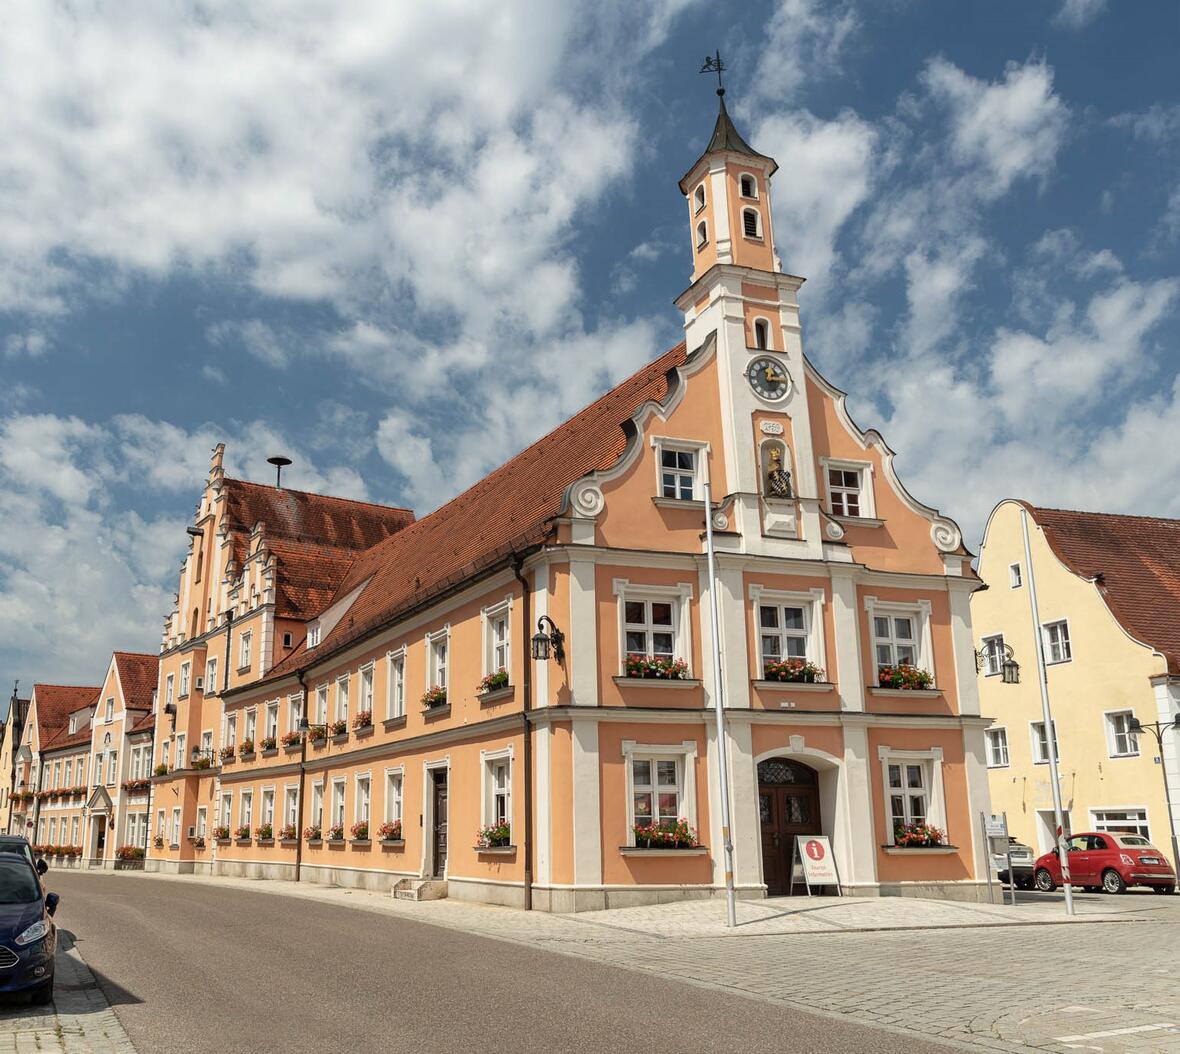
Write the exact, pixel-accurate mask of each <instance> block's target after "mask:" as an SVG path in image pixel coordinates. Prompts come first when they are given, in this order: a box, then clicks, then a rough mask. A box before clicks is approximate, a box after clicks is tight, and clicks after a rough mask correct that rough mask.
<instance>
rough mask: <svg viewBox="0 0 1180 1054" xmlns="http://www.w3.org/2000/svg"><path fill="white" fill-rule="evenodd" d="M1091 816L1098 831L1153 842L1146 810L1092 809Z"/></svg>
mask: <svg viewBox="0 0 1180 1054" xmlns="http://www.w3.org/2000/svg"><path fill="white" fill-rule="evenodd" d="M1090 815H1091V816H1092V817H1093V818H1094V830H1096V831H1112V832H1114V833H1115V834H1135V835H1141V836H1142V837H1143V838H1146V839H1147V840H1148V841H1150V840H1151V832H1150V830H1149V829H1148V826H1147V810H1146V809H1091V810H1090Z"/></svg>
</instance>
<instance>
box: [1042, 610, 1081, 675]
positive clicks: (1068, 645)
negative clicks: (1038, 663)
mask: <svg viewBox="0 0 1180 1054" xmlns="http://www.w3.org/2000/svg"><path fill="white" fill-rule="evenodd" d="M1057 626H1064V627H1065V637H1064V645H1065V649H1064V650H1065V654H1064V655H1063V656H1062V658H1060V659H1054V658H1053V643H1052V639H1051V637H1050V634H1049V631H1050V630H1051V629H1053V628H1055V627H1057ZM1041 641H1042V642H1043V646H1044V649H1045V665H1046V666H1060V665H1061V664H1062V663H1065V662H1073V634H1072V633H1070V631H1069V619H1067V618H1057V619H1053V620H1052V621H1051V622H1042V623H1041Z"/></svg>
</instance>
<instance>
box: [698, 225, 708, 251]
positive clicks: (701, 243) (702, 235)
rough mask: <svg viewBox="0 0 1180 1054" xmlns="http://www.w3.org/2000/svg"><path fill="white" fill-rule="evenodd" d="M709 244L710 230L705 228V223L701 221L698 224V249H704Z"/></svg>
mask: <svg viewBox="0 0 1180 1054" xmlns="http://www.w3.org/2000/svg"><path fill="white" fill-rule="evenodd" d="M708 244H709V228H708V227H706V226H705V221H704V220H701V222H700V223H698V224H697V249H703V248H704V247H705V246H706V245H708Z"/></svg>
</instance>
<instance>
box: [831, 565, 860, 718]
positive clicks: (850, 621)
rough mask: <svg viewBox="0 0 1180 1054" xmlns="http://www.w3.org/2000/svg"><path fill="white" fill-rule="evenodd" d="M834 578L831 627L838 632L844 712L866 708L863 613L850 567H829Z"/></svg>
mask: <svg viewBox="0 0 1180 1054" xmlns="http://www.w3.org/2000/svg"><path fill="white" fill-rule="evenodd" d="M829 570H830V572H831V575H832V625H833V627H834V629H835V638H836V655H835V670H836V681H837V683H838V684H839V686H840V705H841V706H842V708H843V709H845V710H854V711H858V712H860V711H863V710H864V708H865V684H864V680H865V677H864V663H863V656H862V655H861V643H860V612H859V610H858V609H857V603H856V582H855V580H854V579H853V577H852V569H851V568H842V567H839V566H837V565H835V564H832V565H829Z"/></svg>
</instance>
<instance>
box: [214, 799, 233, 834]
mask: <svg viewBox="0 0 1180 1054" xmlns="http://www.w3.org/2000/svg"><path fill="white" fill-rule="evenodd" d="M215 826H217V827H225V828H228V830H229V832H230V834H231V835H232V834H233V827H234V792H233V791H232V790H228V791H222V794H221V803H220V805H218V807H217V823H216V824H215Z"/></svg>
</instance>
